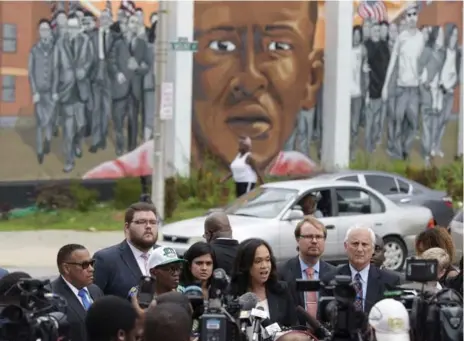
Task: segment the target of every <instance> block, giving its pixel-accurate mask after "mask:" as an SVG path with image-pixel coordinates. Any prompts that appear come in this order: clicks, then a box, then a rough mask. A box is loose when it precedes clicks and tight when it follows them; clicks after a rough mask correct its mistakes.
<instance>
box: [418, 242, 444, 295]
mask: <svg viewBox="0 0 464 341" xmlns="http://www.w3.org/2000/svg"><path fill="white" fill-rule="evenodd" d="M419 258H421V259H435V260H437V262H438V268H437V278H436V280H435V281H431V282H428V283H427V286H429V287H431V288H436V289H437V290H441V289H443V286H442V285H441V284H440V282H439V280H440V278H443V275H444V274H445V273H446V270H447V269H449V266H450V258H449V255H448V253H447V252H446V251H445V250H443V249H441V248H439V247H432V248H430V249H427V250H425V251H424V252H423V253H422V254H421V256H420V257H419Z"/></svg>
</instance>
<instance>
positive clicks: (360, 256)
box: [322, 226, 400, 314]
mask: <svg viewBox="0 0 464 341" xmlns="http://www.w3.org/2000/svg"><path fill="white" fill-rule="evenodd" d="M374 247H375V234H374V232H373V231H372V229H371V228H370V227H365V226H355V227H352V228H350V229H349V230H348V231H347V233H346V237H345V251H346V253H347V255H348V260H349V264H347V265H343V266H341V267H339V268H337V269H336V270H335V271H334V272H333V273H331V274H329V275H327V276H326V277H324V278H323V279H322V280H323V282H326V283H327V282H330V281H331V280H332V279H333V278H334V277H335V276H337V275H344V276H350V277H351V279H352V281H353V286H354V288H355V290H356V299H355V302H354V306H355V309H356V310H358V311H364V313H365V314H369V312H370V310H371V308H372V306H374V305H375V304H376V303H377V302H378V301H380V300H382V299H383V298H384V293H385V291H387V290H389V289H391V288H394V287H396V286H398V285H399V284H400V278H399V276H397V275H396V274H393V273H392V272H386V271H384V270H381V269H379V268H378V267H376V266H375V265H373V264H371V259H372V255H373V253H374Z"/></svg>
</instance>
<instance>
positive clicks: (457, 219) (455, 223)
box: [449, 209, 463, 262]
mask: <svg viewBox="0 0 464 341" xmlns="http://www.w3.org/2000/svg"><path fill="white" fill-rule="evenodd" d="M462 229H463V225H462V209H460V210H459V211H458V213H457V214H456V215H455V216H454V218H453V220H452V221H451V223H450V224H449V232H450V233H451V236H452V237H453V241H454V246H455V247H456V261H458V262H459V260H460V259H461V257H462V238H463V235H462Z"/></svg>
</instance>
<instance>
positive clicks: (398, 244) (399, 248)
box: [383, 236, 408, 271]
mask: <svg viewBox="0 0 464 341" xmlns="http://www.w3.org/2000/svg"><path fill="white" fill-rule="evenodd" d="M383 242H384V245H385V248H384V250H385V262H384V263H383V264H384V266H385V268H386V269H388V270H392V271H401V270H402V269H403V266H404V263H405V262H406V256H407V254H408V250H407V249H406V245H405V244H404V242H403V241H402V240H401V238H398V237H393V236H388V237H385V238H384V239H383Z"/></svg>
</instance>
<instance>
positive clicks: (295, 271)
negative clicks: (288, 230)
mask: <svg viewBox="0 0 464 341" xmlns="http://www.w3.org/2000/svg"><path fill="white" fill-rule="evenodd" d="M326 238H327V230H326V228H325V226H324V224H322V223H321V222H320V221H319V220H317V219H316V218H315V217H313V216H306V217H305V219H303V220H302V221H300V222H299V223H298V224H297V225H296V228H295V239H296V243H297V248H296V249H297V251H298V256H296V257H294V258H292V259H290V260H288V261H287V262H286V263H284V264H283V265H282V266H281V267H280V268H279V275H280V278H281V279H282V280H284V281H285V282H287V283H288V284H289V287H290V292H291V294H292V296H293V300H294V302H295V304H296V305H299V306H301V307H303V308H305V309H306V311H307V312H308V313H309V314H311V315H313V316H314V317H315V316H316V313H317V293H309V292H307V293H305V292H298V291H296V284H295V283H296V279H304V280H308V279H312V280H318V279H320V278H322V277H323V276H326V275H328V274H330V273H331V272H332V271H334V270H335V267H334V266H333V265H330V264H329V263H326V262H324V261H323V260H321V259H320V258H321V256H322V254H323V253H324V249H325V240H326ZM300 323H302V324H304V323H305V322H304V321H300Z"/></svg>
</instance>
